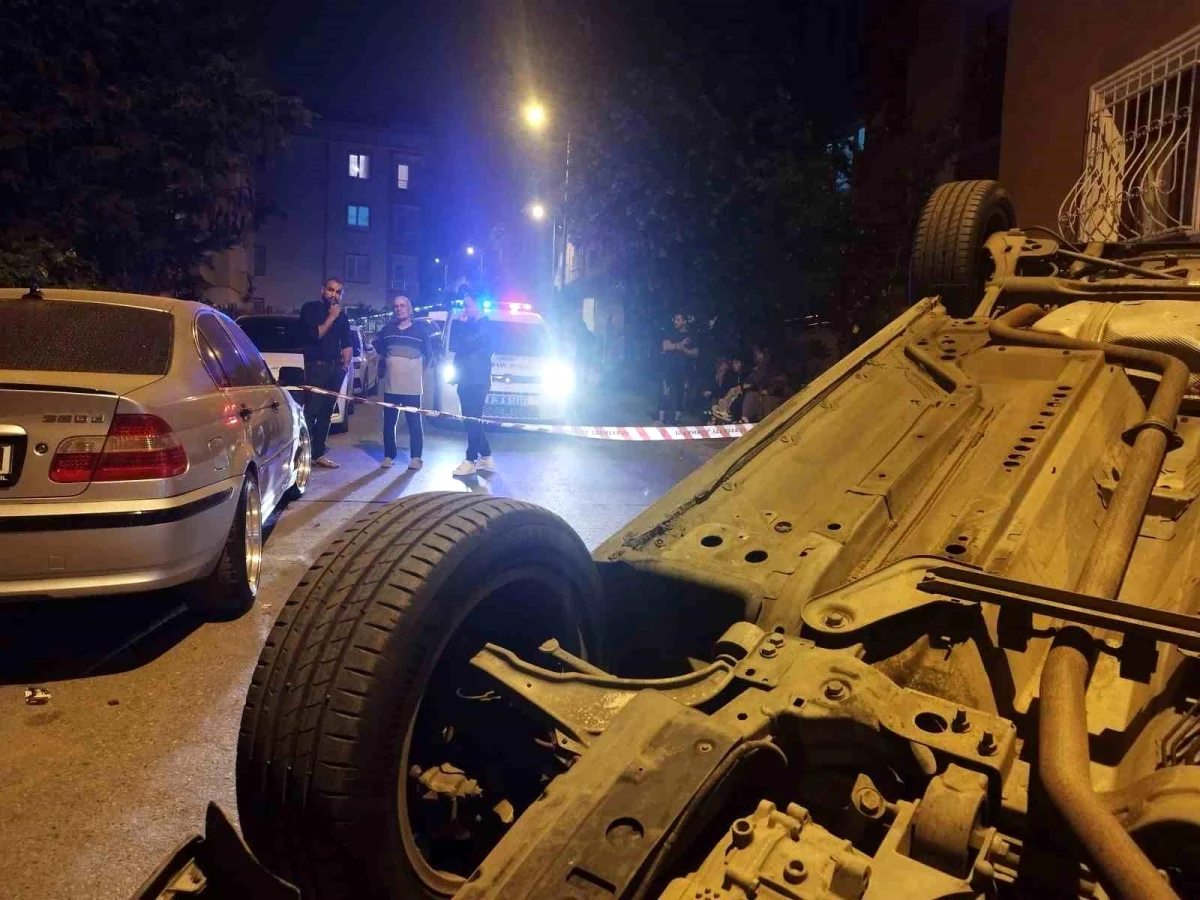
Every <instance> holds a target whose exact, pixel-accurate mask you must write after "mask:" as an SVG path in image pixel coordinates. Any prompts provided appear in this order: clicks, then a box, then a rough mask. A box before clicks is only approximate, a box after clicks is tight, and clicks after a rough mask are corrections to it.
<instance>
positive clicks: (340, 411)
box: [237, 315, 354, 433]
mask: <svg viewBox="0 0 1200 900" xmlns="http://www.w3.org/2000/svg"><path fill="white" fill-rule="evenodd" d="M237 323H238V325H239V326H240V327H241V329H242V330H243V331H244V332H246V334H247V336H248V337H249V338H250V340H251V341H253V342H254V346H255V347H257V348H258V352H259V353H261V354H262V357H263V359H264V360H266V362H267V365H268V366H270V368H271V374H272V375H274V376H275V380H276V381H278V382H279V383H280V384H282V385H284V386H285V387H296V386H299V385H302V384H305V383H306V381H305V377H304V350H303V347H304V338H303V335H302V333H301V331H300V317H299V316H292V315H253V316H241V317H240V318H238V320H237ZM352 371H353V369H347V370H346V379H345V380H344V381H343V382H342V387H341V389H340V390H339V391H338V393H340V394H344V395H346V396H351V394H350V388H351V386H352V381H351V372H352ZM298 399H300V400H303V398H302V397H299V398H298ZM352 415H354V404H353V403H349V402H347V401H346V400H345V399H343V398H342V397H338V399H337V401H336V403H335V404H334V407H333V415H332V416H330V418H329V430H330V431H332V432H335V433H339V432H343V431H345V430H346V429H347V428H348V427H349V424H350V423H349V418H350V416H352Z"/></svg>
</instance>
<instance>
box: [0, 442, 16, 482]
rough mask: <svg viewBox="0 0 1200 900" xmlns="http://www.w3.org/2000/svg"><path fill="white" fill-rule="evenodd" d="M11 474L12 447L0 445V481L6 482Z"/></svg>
mask: <svg viewBox="0 0 1200 900" xmlns="http://www.w3.org/2000/svg"><path fill="white" fill-rule="evenodd" d="M12 473H13V445H12V444H0V480H4V481H7V480H8V479H9V478H11V477H12Z"/></svg>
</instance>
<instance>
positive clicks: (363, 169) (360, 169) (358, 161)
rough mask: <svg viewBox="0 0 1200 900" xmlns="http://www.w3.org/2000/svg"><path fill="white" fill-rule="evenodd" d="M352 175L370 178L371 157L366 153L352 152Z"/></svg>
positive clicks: (352, 176) (353, 176)
mask: <svg viewBox="0 0 1200 900" xmlns="http://www.w3.org/2000/svg"><path fill="white" fill-rule="evenodd" d="M350 177H351V178H370V177H371V157H369V156H367V155H366V154H365V153H351V154H350Z"/></svg>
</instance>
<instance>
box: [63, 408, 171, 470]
mask: <svg viewBox="0 0 1200 900" xmlns="http://www.w3.org/2000/svg"><path fill="white" fill-rule="evenodd" d="M187 465H188V461H187V453H186V452H185V451H184V449H183V445H182V444H180V443H179V438H177V437H176V436H175V432H173V431H172V430H171V426H169V425H168V424H167V423H166V422H164V421H163V420H162V419H160V418H159V417H158V416H146V415H117V416H113V421H112V426H111V427H110V428H109V429H108V434H107V435H106V436H103V437H101V436H98V435H85V436H82V437H71V438H67V439H66V440H65V441H63V442H62V443H60V444H59V445H58V449H57V450H56V451H55V452H54V459H53V460H52V461H51V463H50V480H51V481H56V482H59V483H78V482H86V481H134V480H140V479H146V478H173V477H175V476H176V475H182V474H183V473H184V472H186V471H187Z"/></svg>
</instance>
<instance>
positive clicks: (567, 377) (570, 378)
mask: <svg viewBox="0 0 1200 900" xmlns="http://www.w3.org/2000/svg"><path fill="white" fill-rule="evenodd" d="M542 387H543V389H544V390H545V391H546V393H548V394H551V395H553V396H557V397H565V396H567V395H568V394H570V393H571V392H572V391H574V390H575V370H574V369H573V368H572V367H571V366H569V365H567V364H566V363H564V362H562V361H561V360H557V359H555V360H551V361H550V362H548V363H546V365H545V366H543V367H542Z"/></svg>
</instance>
